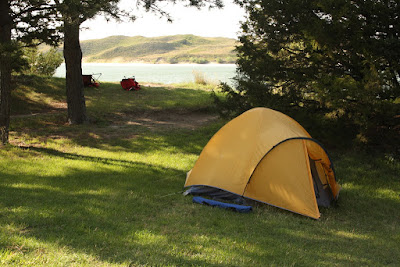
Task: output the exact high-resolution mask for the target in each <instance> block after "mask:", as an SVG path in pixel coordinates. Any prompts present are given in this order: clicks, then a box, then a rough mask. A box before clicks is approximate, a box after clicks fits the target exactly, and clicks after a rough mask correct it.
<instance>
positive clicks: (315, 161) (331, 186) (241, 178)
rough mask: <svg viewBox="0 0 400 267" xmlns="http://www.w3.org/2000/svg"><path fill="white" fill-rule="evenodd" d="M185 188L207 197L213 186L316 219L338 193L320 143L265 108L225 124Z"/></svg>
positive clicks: (288, 119)
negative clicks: (320, 209)
mask: <svg viewBox="0 0 400 267" xmlns="http://www.w3.org/2000/svg"><path fill="white" fill-rule="evenodd" d="M185 187H186V188H187V187H191V188H190V189H194V188H201V189H200V190H197V192H203V193H204V194H205V195H207V194H208V193H209V192H212V191H213V190H214V192H215V189H216V190H219V191H220V192H223V193H229V194H230V195H232V196H239V197H243V198H245V199H246V198H247V199H252V200H255V201H259V202H263V203H266V204H269V205H272V206H276V207H279V208H282V209H286V210H289V211H292V212H295V213H298V214H302V215H305V216H309V217H311V218H314V219H318V218H319V217H320V212H319V209H318V206H325V207H328V206H329V205H330V204H331V203H332V201H334V200H336V199H337V198H338V196H339V191H340V185H339V184H338V183H337V182H336V178H335V173H334V169H333V166H332V163H331V161H330V159H329V156H328V154H327V152H326V150H325V149H324V148H323V147H322V146H321V144H320V143H319V142H318V141H317V140H315V139H313V138H311V136H310V135H309V134H308V133H307V131H306V130H305V129H304V128H303V127H302V126H301V125H300V124H299V123H297V122H296V121H295V120H293V119H292V118H290V117H288V116H287V115H285V114H283V113H281V112H278V111H275V110H272V109H268V108H254V109H251V110H248V111H246V112H244V113H243V114H241V115H240V116H238V117H236V118H235V119H233V120H231V121H230V122H228V123H227V124H226V125H225V126H223V127H222V128H221V129H220V130H219V131H218V132H217V133H216V134H215V135H214V136H213V137H212V138H211V139H210V141H209V142H208V144H207V145H206V146H205V147H204V149H203V151H202V152H201V154H200V156H199V158H198V160H197V161H196V163H195V165H194V167H193V169H192V170H190V171H189V172H188V175H187V178H186V182H185ZM205 188H206V189H211V190H204V189H205ZM190 189H189V191H190ZM192 192H196V190H192ZM210 195H212V194H211V193H210Z"/></svg>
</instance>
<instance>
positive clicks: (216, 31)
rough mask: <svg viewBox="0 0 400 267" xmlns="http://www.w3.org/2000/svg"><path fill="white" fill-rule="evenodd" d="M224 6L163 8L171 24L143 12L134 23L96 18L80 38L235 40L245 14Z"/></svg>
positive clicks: (229, 4) (227, 0) (227, 2)
mask: <svg viewBox="0 0 400 267" xmlns="http://www.w3.org/2000/svg"><path fill="white" fill-rule="evenodd" d="M127 1H128V0H123V1H122V6H125V5H126V3H127ZM131 3H132V1H131ZM224 5H225V7H224V8H223V9H212V10H209V9H207V8H204V9H202V10H198V9H196V8H193V7H183V6H182V5H179V4H176V5H175V6H174V5H172V4H168V5H165V6H163V7H162V9H163V10H165V11H168V12H169V13H170V14H171V15H172V18H173V19H174V22H173V23H169V22H167V20H166V19H165V18H159V17H158V16H156V15H154V14H151V13H146V12H144V11H141V12H138V14H136V15H137V16H138V19H137V20H136V21H135V22H123V23H117V22H115V21H110V22H107V21H106V20H105V19H104V18H103V17H101V16H98V17H96V18H94V19H92V20H88V21H86V22H84V23H83V24H82V27H81V33H80V39H81V40H88V39H100V38H104V37H108V36H112V35H125V36H138V35H140V36H145V37H156V36H166V35H176V34H194V35H198V36H203V37H228V38H235V39H236V38H237V35H238V32H239V30H240V21H243V20H244V17H245V12H244V10H243V9H242V8H240V7H239V6H238V5H236V4H234V3H233V2H232V1H231V0H224Z"/></svg>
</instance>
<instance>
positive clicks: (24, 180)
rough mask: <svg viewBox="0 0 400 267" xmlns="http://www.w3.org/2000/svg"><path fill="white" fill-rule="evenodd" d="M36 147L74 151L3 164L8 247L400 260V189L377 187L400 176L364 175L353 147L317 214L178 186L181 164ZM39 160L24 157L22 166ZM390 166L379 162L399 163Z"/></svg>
mask: <svg viewBox="0 0 400 267" xmlns="http://www.w3.org/2000/svg"><path fill="white" fill-rule="evenodd" d="M31 149H32V150H34V151H36V152H40V154H42V155H44V157H46V155H49V156H52V158H54V157H56V158H58V157H60V158H64V159H66V160H65V161H63V165H60V166H58V167H59V168H62V171H60V172H59V173H60V174H59V175H51V174H47V172H42V173H40V172H39V173H37V174H35V172H34V173H33V174H32V173H28V172H23V171H20V172H17V173H13V172H12V171H8V169H7V168H6V167H4V168H3V169H2V171H1V172H2V179H1V181H0V192H1V194H0V205H1V214H0V222H1V225H2V226H4V225H8V228H6V227H2V228H1V230H0V234H1V238H0V240H1V241H0V245H1V246H2V247H3V248H9V249H12V248H13V247H15V246H19V247H20V246H21V245H23V244H25V247H24V249H25V252H24V253H35V251H37V250H39V249H42V250H43V249H44V250H50V249H49V246H50V247H55V248H54V250H57V251H60V250H64V253H66V254H68V252H67V251H68V250H69V251H71V250H72V251H73V252H74V253H78V254H80V255H86V256H82V257H89V259H88V258H86V259H84V260H86V261H88V262H86V263H89V264H90V263H92V264H96V263H97V264H98V263H99V261H100V262H101V263H103V264H106V263H116V264H123V265H128V264H132V265H150V266H160V265H169V266H171V265H176V266H193V265H195V266H199V265H201V266H205V265H207V266H249V265H253V266H263V265H269V264H272V265H273V264H276V265H293V264H300V265H315V264H317V265H332V264H336V265H337V264H339V265H359V264H363V265H395V264H396V262H398V260H400V259H399V254H398V253H397V252H398V246H397V244H398V242H397V241H398V238H399V237H400V229H399V224H398V221H399V220H400V218H399V211H398V209H397V208H398V204H399V201H398V200H399V199H398V197H397V198H394V199H392V198H390V195H389V196H388V195H382V196H381V197H379V195H376V194H375V195H374V194H370V193H371V192H370V191H369V190H370V189H372V188H373V187H375V186H376V185H380V188H384V189H387V190H388V189H391V190H393V191H395V192H397V193H398V192H399V191H398V190H399V188H398V184H397V185H396V182H397V181H398V180H396V177H393V178H392V179H393V181H391V182H389V183H388V182H386V181H385V180H382V181H380V182H375V183H372V184H371V185H370V183H371V182H372V180H373V177H374V175H375V174H371V175H367V177H365V178H363V179H361V178H359V177H357V176H358V175H360V174H361V173H362V171H361V170H358V168H361V166H360V162H358V161H354V160H351V159H352V157H349V158H347V157H346V158H343V159H342V161H340V160H338V161H339V162H338V164H337V165H336V166H337V168H338V169H339V173H340V174H341V175H342V174H343V173H348V174H347V175H346V176H344V175H343V176H342V181H341V182H342V183H343V185H344V189H343V192H342V193H343V194H342V195H341V199H340V203H339V204H340V205H339V207H338V208H334V209H325V210H323V211H322V212H323V215H322V218H321V220H319V221H316V220H312V219H308V218H305V217H303V216H299V215H295V214H292V213H290V212H286V211H282V210H279V209H276V208H273V207H268V206H262V205H261V206H259V207H257V208H256V209H255V210H254V212H253V213H250V214H240V213H233V212H231V211H226V210H221V209H217V208H210V207H206V206H200V205H196V204H192V203H191V201H190V197H183V196H182V195H173V196H168V195H169V194H170V193H171V192H176V191H177V190H180V189H181V188H182V185H183V180H184V173H183V172H182V171H180V170H175V169H173V168H163V167H159V166H155V165H151V164H143V163H138V162H133V161H127V160H116V159H105V158H101V157H91V156H80V155H75V154H72V153H63V152H60V151H57V150H53V149H46V148H31ZM49 160H50V162H49V161H46V160H43V161H38V162H36V163H35V168H37V169H38V170H40V169H42V168H46V166H47V167H48V166H49V165H51V164H52V163H53V161H51V160H54V159H50V158H49ZM55 162H56V161H55ZM64 164H65V166H64ZM87 164H89V165H87ZM30 165H31V163H29V162H21V164H20V168H21V169H20V170H24V169H25V168H27V167H28V166H30ZM350 166H352V168H353V169H354V172H351V167H350ZM390 166H391V165H382V166H380V167H379V166H378V167H377V166H370V168H378V169H377V171H378V172H379V171H383V170H385V169H390V170H389V171H388V172H389V173H391V172H394V171H396V170H398V166H397V165H394V166H392V167H390ZM49 173H51V172H50V171H49ZM364 175H365V173H364ZM353 184H354V186H353V187H352V186H351V185H353ZM365 188H367V189H368V190H365ZM385 207H386V209H385ZM382 209H385V210H382ZM385 212H389V213H386V215H385V216H383V215H384V213H385ZM29 240H30V242H28V241H29ZM32 240H34V241H35V242H33V241H32ZM36 241H37V242H36ZM63 248H64V249H63ZM65 248H68V249H65ZM63 256H64V257H65V256H66V255H63ZM90 259H91V261H90ZM60 260H62V259H60ZM81 263H82V262H81ZM83 263H85V262H83ZM78 264H79V262H78Z"/></svg>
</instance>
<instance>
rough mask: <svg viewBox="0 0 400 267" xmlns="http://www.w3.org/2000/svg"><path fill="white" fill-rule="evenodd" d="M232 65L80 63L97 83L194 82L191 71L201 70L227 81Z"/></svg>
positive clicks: (213, 78) (211, 78)
mask: <svg viewBox="0 0 400 267" xmlns="http://www.w3.org/2000/svg"><path fill="white" fill-rule="evenodd" d="M235 71H236V65H235V64H137V63H126V64H118V63H83V64H82V73H83V74H95V75H94V77H95V78H97V77H98V76H99V75H96V74H99V73H101V76H100V77H99V81H100V82H119V81H121V79H123V78H124V77H127V78H128V77H132V76H134V77H135V78H136V80H137V81H138V82H139V83H143V82H152V83H164V84H171V83H183V82H192V81H194V74H193V73H194V72H198V73H202V74H203V75H204V76H205V78H206V79H207V80H209V81H213V82H219V81H222V82H226V83H230V82H231V79H232V78H233V77H234V76H235ZM54 76H56V77H65V64H64V63H63V64H61V66H60V67H59V68H58V69H57V70H56V73H55V75H54Z"/></svg>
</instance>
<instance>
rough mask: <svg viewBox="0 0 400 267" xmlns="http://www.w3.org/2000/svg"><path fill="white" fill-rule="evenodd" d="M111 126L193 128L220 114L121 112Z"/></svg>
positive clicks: (208, 121)
mask: <svg viewBox="0 0 400 267" xmlns="http://www.w3.org/2000/svg"><path fill="white" fill-rule="evenodd" d="M118 117H119V118H118V119H117V121H115V122H114V123H113V124H112V125H111V126H110V127H112V128H118V127H121V126H123V125H137V126H142V127H146V128H148V129H151V130H157V129H160V130H162V129H191V130H194V129H196V128H198V127H201V126H204V125H206V124H208V123H210V122H212V121H215V120H217V119H218V115H216V114H210V113H205V112H196V111H152V112H142V113H135V114H126V113H124V114H119V116H118Z"/></svg>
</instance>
